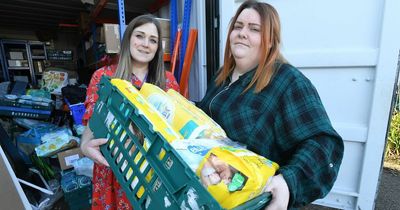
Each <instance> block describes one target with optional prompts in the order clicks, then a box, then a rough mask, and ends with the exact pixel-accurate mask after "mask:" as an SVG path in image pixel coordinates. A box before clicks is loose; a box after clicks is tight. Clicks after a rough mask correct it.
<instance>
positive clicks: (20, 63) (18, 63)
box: [8, 60, 29, 67]
mask: <svg viewBox="0 0 400 210" xmlns="http://www.w3.org/2000/svg"><path fill="white" fill-rule="evenodd" d="M8 66H10V67H27V66H29V64H28V60H8Z"/></svg>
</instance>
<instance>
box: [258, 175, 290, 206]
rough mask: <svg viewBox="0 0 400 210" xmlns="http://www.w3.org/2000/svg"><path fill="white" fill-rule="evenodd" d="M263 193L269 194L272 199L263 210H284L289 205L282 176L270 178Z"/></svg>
mask: <svg viewBox="0 0 400 210" xmlns="http://www.w3.org/2000/svg"><path fill="white" fill-rule="evenodd" d="M270 179H271V180H270V181H269V182H268V184H267V186H266V188H265V190H264V191H266V192H271V194H272V199H271V201H270V202H269V204H268V206H267V207H266V208H265V210H286V209H287V208H288V205H289V197H290V193H289V187H288V186H287V183H286V181H285V179H284V178H283V176H282V174H279V175H276V176H273V177H271V178H270Z"/></svg>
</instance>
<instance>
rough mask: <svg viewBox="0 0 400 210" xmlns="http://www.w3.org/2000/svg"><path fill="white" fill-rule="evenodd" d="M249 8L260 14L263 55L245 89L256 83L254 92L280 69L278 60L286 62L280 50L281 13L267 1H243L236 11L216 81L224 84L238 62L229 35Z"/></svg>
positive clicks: (218, 83)
mask: <svg viewBox="0 0 400 210" xmlns="http://www.w3.org/2000/svg"><path fill="white" fill-rule="evenodd" d="M248 8H250V9H254V10H255V11H256V12H257V13H258V14H259V15H260V19H261V32H260V33H261V46H260V51H261V55H260V61H259V65H258V67H257V69H256V71H255V73H254V76H253V78H252V80H251V82H250V84H249V85H248V86H247V87H246V88H245V89H244V91H243V92H246V91H248V90H249V89H250V88H251V87H252V86H253V85H254V84H255V90H254V92H255V93H258V92H260V91H261V90H262V89H264V88H265V87H266V86H267V85H268V84H269V82H270V81H271V78H272V76H273V75H274V73H275V71H276V70H277V69H278V67H276V65H275V64H276V62H277V61H278V60H279V61H282V62H285V59H284V58H283V56H282V55H281V53H280V50H279V47H280V42H281V25H280V21H279V15H278V13H277V11H276V10H275V8H273V7H272V6H271V5H269V4H267V3H262V2H257V1H253V0H248V1H245V2H243V4H242V5H240V7H239V8H238V10H237V11H236V14H235V16H234V17H233V18H232V20H231V22H230V25H229V30H228V37H227V38H226V45H225V54H224V65H223V67H222V70H221V71H220V73H219V74H218V76H217V78H216V79H215V82H216V84H217V85H218V86H219V85H221V84H223V83H224V81H225V80H226V79H227V78H228V77H229V76H230V75H231V73H232V71H233V69H234V68H235V65H236V64H235V60H234V57H233V55H232V51H231V47H230V44H231V43H230V39H229V36H230V34H231V33H232V30H233V28H234V24H235V22H236V20H237V18H238V16H239V15H240V13H241V12H242V11H243V10H244V9H248Z"/></svg>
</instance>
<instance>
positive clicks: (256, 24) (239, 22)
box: [235, 21, 261, 27]
mask: <svg viewBox="0 0 400 210" xmlns="http://www.w3.org/2000/svg"><path fill="white" fill-rule="evenodd" d="M235 24H241V25H244V23H243V22H242V21H236V22H235ZM249 25H250V26H258V27H261V25H260V24H258V23H249Z"/></svg>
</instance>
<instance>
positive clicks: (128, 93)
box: [111, 79, 183, 142]
mask: <svg viewBox="0 0 400 210" xmlns="http://www.w3.org/2000/svg"><path fill="white" fill-rule="evenodd" d="M111 84H113V85H114V86H116V87H117V88H118V90H119V91H121V93H122V94H123V95H124V96H125V97H126V98H127V99H128V100H129V101H130V102H131V103H132V104H133V105H134V106H136V107H137V108H138V109H137V110H138V111H139V114H140V115H143V116H144V117H145V118H146V119H147V120H149V122H150V123H151V124H152V125H153V130H154V131H156V132H159V133H160V134H161V135H162V136H163V137H164V138H165V140H167V141H168V142H172V141H174V140H176V139H183V137H182V135H180V134H179V133H178V132H176V131H175V130H174V128H172V127H171V125H170V124H168V122H167V121H166V120H165V118H163V117H162V116H161V114H160V113H159V112H158V111H157V110H155V109H154V108H153V106H152V105H151V104H149V103H148V102H147V100H146V99H145V98H144V97H143V96H142V94H141V93H140V92H139V90H138V89H136V88H135V87H133V86H132V84H131V83H129V82H128V81H125V80H122V79H112V80H111Z"/></svg>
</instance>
